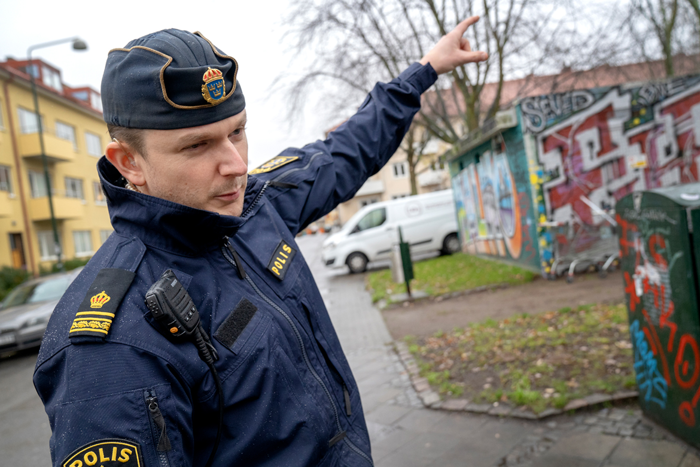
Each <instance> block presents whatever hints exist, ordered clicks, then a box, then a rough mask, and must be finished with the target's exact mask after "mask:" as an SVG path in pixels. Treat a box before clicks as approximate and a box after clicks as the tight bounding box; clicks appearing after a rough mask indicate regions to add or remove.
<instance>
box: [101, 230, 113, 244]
mask: <svg viewBox="0 0 700 467" xmlns="http://www.w3.org/2000/svg"><path fill="white" fill-rule="evenodd" d="M112 232H113V231H112V230H100V245H104V244H105V242H106V241H107V239H108V238H109V236H110V235H111V234H112Z"/></svg>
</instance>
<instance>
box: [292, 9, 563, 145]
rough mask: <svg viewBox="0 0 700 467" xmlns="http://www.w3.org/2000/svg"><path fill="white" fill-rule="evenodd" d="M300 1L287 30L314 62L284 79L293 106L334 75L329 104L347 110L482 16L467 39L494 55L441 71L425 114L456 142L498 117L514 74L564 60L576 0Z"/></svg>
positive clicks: (423, 119)
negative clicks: (571, 2)
mask: <svg viewBox="0 0 700 467" xmlns="http://www.w3.org/2000/svg"><path fill="white" fill-rule="evenodd" d="M294 5H295V6H294V8H293V11H292V13H291V14H290V15H289V18H288V21H287V27H288V33H289V36H288V37H290V38H292V39H293V44H294V47H295V51H296V53H299V54H301V53H304V52H306V55H307V56H313V57H314V59H313V60H312V61H311V62H310V63H305V64H303V65H302V68H303V72H301V73H299V74H298V75H297V76H295V77H294V78H293V79H291V80H290V79H289V76H287V75H285V77H284V78H283V79H281V80H280V81H284V83H285V85H286V88H287V91H288V95H289V98H290V103H291V105H290V108H291V111H292V112H296V111H298V110H299V108H300V107H301V106H302V105H304V103H305V102H306V101H307V99H306V97H307V96H308V94H309V91H310V90H318V89H319V88H323V86H324V84H323V83H325V82H328V80H330V81H334V82H335V83H334V88H333V90H332V91H330V90H329V92H328V99H327V100H325V101H324V105H328V104H329V103H331V104H332V105H331V107H332V108H333V109H335V110H337V109H347V108H349V107H350V105H351V103H356V102H357V101H358V98H359V96H360V95H362V94H365V93H367V92H368V91H369V90H370V89H371V86H372V85H373V84H374V83H375V82H376V81H378V80H388V79H392V78H395V77H396V76H398V75H399V74H400V73H401V71H403V70H404V69H405V68H406V67H407V66H408V65H410V64H411V63H413V62H415V61H417V60H419V59H420V58H421V57H422V56H423V55H424V54H425V53H426V52H427V50H429V48H430V47H431V46H432V45H433V44H434V43H435V42H437V40H438V39H439V38H440V37H441V36H442V35H443V34H445V33H446V32H448V31H450V30H451V29H452V28H453V27H454V26H455V25H456V24H457V23H458V22H459V21H461V20H463V19H465V18H466V17H469V16H472V15H475V14H479V15H481V17H482V19H481V21H480V22H479V23H477V25H475V27H472V28H470V30H469V31H468V32H467V38H468V39H469V40H470V42H471V44H472V48H473V49H479V50H485V51H487V52H489V56H490V58H489V60H488V61H487V62H484V63H481V64H477V65H469V66H463V67H459V68H457V69H456V70H455V71H454V72H452V73H451V74H449V75H447V76H444V77H441V79H440V80H439V81H438V85H437V87H436V92H434V93H431V94H430V96H427V98H426V99H425V102H424V106H423V109H422V110H421V113H420V117H419V118H418V119H417V122H418V123H419V124H421V125H423V126H425V128H427V129H428V131H429V132H430V133H431V134H432V135H433V136H435V137H437V138H439V139H441V140H444V141H446V142H448V143H454V142H456V141H457V140H458V139H459V138H460V137H461V136H462V135H463V133H464V130H465V129H466V130H469V129H475V128H477V127H478V126H479V125H480V123H481V122H482V121H483V120H484V119H486V118H489V117H491V116H493V115H494V114H495V112H496V111H497V110H498V107H499V105H500V100H501V89H502V83H503V80H504V79H505V78H506V76H508V75H509V74H510V75H517V74H520V75H523V76H524V75H528V74H531V73H532V72H533V70H535V69H537V68H540V69H542V67H543V66H545V67H546V66H547V65H549V66H554V67H556V62H557V59H556V58H555V57H559V56H561V55H562V53H563V50H561V48H560V47H559V48H558V44H561V42H562V41H561V39H562V38H561V37H558V35H560V34H562V35H564V34H566V33H567V31H566V25H565V23H566V22H567V21H569V19H568V18H565V19H558V20H555V19H554V18H555V17H557V16H558V17H563V16H566V15H562V14H561V13H562V9H563V8H566V7H567V5H568V1H567V2H561V1H557V0H383V1H382V0H298V1H297V2H295V4H294ZM562 5H563V6H562ZM309 52H310V53H309ZM552 69H553V68H552ZM489 82H491V83H495V84H496V90H495V92H493V93H491V95H490V97H489V101H488V102H484V99H483V97H484V96H483V95H482V91H483V90H484V87H485V85H486V84H487V83H489ZM338 84H341V86H340V89H342V91H340V92H337V89H338V86H337V85H338ZM334 91H336V92H334ZM329 101H330V102H329Z"/></svg>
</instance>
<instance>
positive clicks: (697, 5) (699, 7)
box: [688, 0, 700, 22]
mask: <svg viewBox="0 0 700 467" xmlns="http://www.w3.org/2000/svg"><path fill="white" fill-rule="evenodd" d="M688 3H690V7H691V8H692V9H693V11H694V12H695V16H697V19H698V22H700V2H698V0H688Z"/></svg>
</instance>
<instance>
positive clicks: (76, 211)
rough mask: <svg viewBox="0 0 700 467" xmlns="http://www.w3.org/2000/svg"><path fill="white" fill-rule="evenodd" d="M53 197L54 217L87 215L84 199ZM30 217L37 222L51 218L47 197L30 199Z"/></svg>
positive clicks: (67, 217)
mask: <svg viewBox="0 0 700 467" xmlns="http://www.w3.org/2000/svg"><path fill="white" fill-rule="evenodd" d="M52 199H53V212H54V217H56V219H58V220H63V219H76V218H79V217H83V216H84V215H85V208H84V201H83V200H82V199H77V198H64V197H62V196H53V197H52ZM29 217H30V218H31V220H32V221H35V222H36V221H46V220H50V219H51V211H49V200H48V198H47V197H45V196H44V197H42V198H32V199H30V200H29Z"/></svg>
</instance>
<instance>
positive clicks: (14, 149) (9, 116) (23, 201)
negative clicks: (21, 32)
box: [3, 75, 39, 277]
mask: <svg viewBox="0 0 700 467" xmlns="http://www.w3.org/2000/svg"><path fill="white" fill-rule="evenodd" d="M14 80H15V77H14V76H12V75H10V76H9V79H6V80H5V83H4V84H3V90H4V92H5V106H6V108H7V121H8V125H9V127H10V139H11V140H12V153H13V155H14V158H15V167H17V184H18V185H19V188H18V191H19V202H20V204H21V205H22V218H23V219H24V233H25V235H26V238H27V241H26V242H23V243H26V250H27V253H29V267H30V269H31V271H32V275H34V277H37V276H38V275H39V272H38V271H37V270H36V269H35V263H34V248H32V237H31V227H30V225H29V214H28V211H27V200H26V199H25V197H24V182H23V181H22V165H21V159H20V157H19V150H18V149H17V136H16V134H15V124H14V120H13V119H12V105H10V93H9V85H10V83H11V82H12V81H14ZM23 246H24V245H23Z"/></svg>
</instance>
